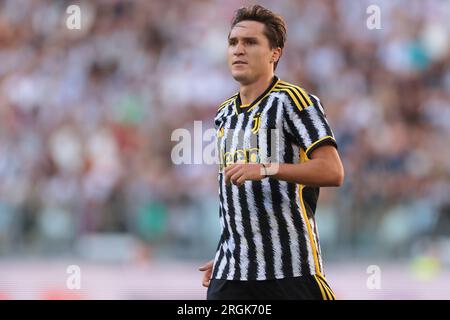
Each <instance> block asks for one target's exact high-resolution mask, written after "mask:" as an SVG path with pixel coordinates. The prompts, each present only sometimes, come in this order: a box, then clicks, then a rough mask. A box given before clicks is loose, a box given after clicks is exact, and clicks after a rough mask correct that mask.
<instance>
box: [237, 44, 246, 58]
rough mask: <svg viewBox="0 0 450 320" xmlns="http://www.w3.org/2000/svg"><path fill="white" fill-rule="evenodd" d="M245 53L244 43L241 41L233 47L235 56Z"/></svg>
mask: <svg viewBox="0 0 450 320" xmlns="http://www.w3.org/2000/svg"><path fill="white" fill-rule="evenodd" d="M244 53H245V49H244V45H243V44H242V43H241V42H238V43H237V44H236V46H235V47H234V54H235V55H236V56H239V55H242V54H244Z"/></svg>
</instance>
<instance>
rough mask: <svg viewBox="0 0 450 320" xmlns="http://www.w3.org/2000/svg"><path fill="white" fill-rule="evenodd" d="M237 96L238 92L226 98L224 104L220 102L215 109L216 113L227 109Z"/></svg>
mask: <svg viewBox="0 0 450 320" xmlns="http://www.w3.org/2000/svg"><path fill="white" fill-rule="evenodd" d="M238 94H239V92H236V93H235V94H233V95H232V96H231V97H229V98H227V99H226V100H225V101H224V102H222V103H221V104H220V105H219V107H218V108H217V111H218V112H219V111H220V110H222V109H223V108H225V107H228V106H229V105H231V104H232V103H233V102H234V100H235V99H236V98H237V96H238Z"/></svg>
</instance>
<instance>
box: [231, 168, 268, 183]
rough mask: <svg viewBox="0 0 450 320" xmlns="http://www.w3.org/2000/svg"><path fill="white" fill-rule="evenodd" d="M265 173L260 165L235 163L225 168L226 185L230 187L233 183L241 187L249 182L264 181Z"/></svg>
mask: <svg viewBox="0 0 450 320" xmlns="http://www.w3.org/2000/svg"><path fill="white" fill-rule="evenodd" d="M264 171H265V170H264V168H263V166H262V164H260V163H244V164H240V163H234V164H232V165H230V166H228V167H226V168H225V184H226V185H227V186H228V185H229V184H230V182H231V183H232V184H234V185H236V186H238V187H239V186H241V185H243V184H244V182H245V181H247V180H253V181H258V180H262V179H263V178H264V175H263V173H264Z"/></svg>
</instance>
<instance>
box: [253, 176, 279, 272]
mask: <svg viewBox="0 0 450 320" xmlns="http://www.w3.org/2000/svg"><path fill="white" fill-rule="evenodd" d="M252 190H253V195H254V198H255V203H254V205H255V208H256V212H257V215H258V218H259V224H260V230H261V237H262V245H263V250H264V260H265V262H266V270H265V271H266V274H265V277H266V278H274V277H275V269H274V264H273V263H274V257H273V244H272V241H271V233H270V224H269V217H268V216H267V211H266V209H265V208H264V199H263V190H262V185H261V181H252Z"/></svg>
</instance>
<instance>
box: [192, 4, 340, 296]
mask: <svg viewBox="0 0 450 320" xmlns="http://www.w3.org/2000/svg"><path fill="white" fill-rule="evenodd" d="M285 40H286V25H285V22H284V20H283V18H282V17H281V16H279V15H277V14H274V13H273V12H271V11H270V10H268V9H266V8H264V7H262V6H259V5H254V6H250V7H245V8H241V9H239V10H237V11H236V14H235V16H234V18H233V20H232V24H231V31H230V33H229V35H228V66H229V68H230V70H231V74H232V76H233V78H234V79H235V80H236V81H237V82H238V83H239V85H240V88H239V92H238V93H237V94H235V95H233V96H232V97H230V98H229V99H227V100H226V101H225V102H223V103H222V105H221V106H220V107H219V109H218V111H217V114H216V117H215V125H216V129H217V143H218V151H219V155H220V156H219V157H220V159H221V168H220V170H219V177H218V180H219V199H220V208H219V209H220V210H219V216H220V223H221V230H222V232H221V238H220V241H219V245H218V247H217V252H216V255H215V258H214V259H213V260H211V261H209V262H208V263H207V264H205V265H204V266H202V267H200V268H199V270H200V271H203V272H204V275H203V285H204V286H205V287H208V291H207V299H322V300H333V299H335V295H334V292H333V290H332V289H331V288H330V286H329V285H328V283H327V281H326V279H325V274H324V271H323V265H322V258H321V252H320V244H319V235H318V230H317V225H316V223H315V219H314V215H315V210H316V205H317V200H318V196H319V187H328V186H340V185H341V184H342V183H343V179H344V170H343V166H342V163H341V160H340V157H339V155H338V152H337V145H336V141H335V138H334V135H333V132H332V130H331V129H330V126H329V124H328V121H327V119H326V117H325V112H324V109H323V106H322V104H321V102H320V100H319V98H318V97H316V96H314V95H312V94H310V93H308V92H306V91H305V90H304V89H302V88H301V87H299V86H296V85H293V84H290V83H288V82H285V81H282V80H281V79H279V78H278V77H276V76H275V74H274V71H275V69H276V66H277V63H278V61H279V59H280V57H281V55H282V52H283V48H284V43H285ZM273 132H275V133H274V134H273Z"/></svg>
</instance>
